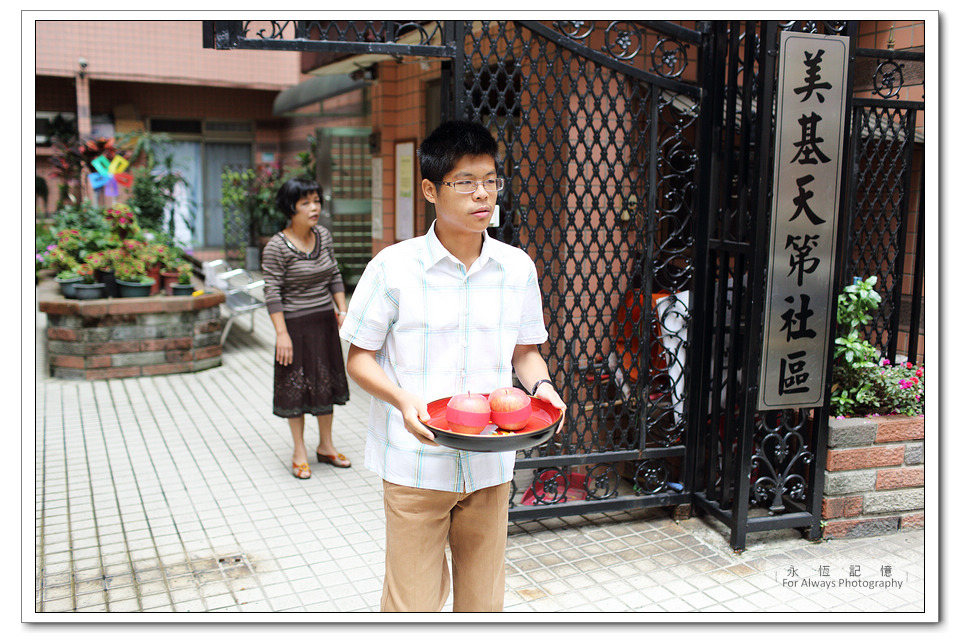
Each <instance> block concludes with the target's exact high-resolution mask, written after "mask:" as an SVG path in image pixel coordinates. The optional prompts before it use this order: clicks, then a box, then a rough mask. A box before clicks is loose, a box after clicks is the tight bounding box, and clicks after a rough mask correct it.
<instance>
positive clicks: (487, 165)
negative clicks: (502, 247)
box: [423, 155, 497, 234]
mask: <svg viewBox="0 0 960 643" xmlns="http://www.w3.org/2000/svg"><path fill="white" fill-rule="evenodd" d="M495 178H497V167H496V164H495V163H494V160H493V157H492V156H486V155H483V156H464V157H463V158H461V159H460V161H459V162H458V163H457V164H456V165H455V166H454V168H453V169H452V170H450V172H449V173H447V175H446V176H444V177H443V180H444V181H445V182H446V183H453V182H454V181H464V180H467V181H483V180H485V179H495ZM423 193H424V196H425V197H426V199H427V201H430V202H431V203H433V204H434V205H435V206H436V208H437V227H438V228H440V229H441V230H443V231H444V232H449V233H454V234H462V233H478V232H483V230H485V229H486V227H487V225H488V224H489V223H490V217H491V216H493V208H494V206H495V205H496V204H497V192H496V190H490V191H488V190H486V189H485V188H484V187H483V186H478V187H477V189H476V191H475V192H474V193H473V194H462V193H460V192H457V191H456V190H454V188H453V186H451V185H446V184H440V185H436V184H434V183H431V182H430V181H427V180H424V181H423Z"/></svg>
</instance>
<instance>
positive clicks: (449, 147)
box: [417, 121, 499, 183]
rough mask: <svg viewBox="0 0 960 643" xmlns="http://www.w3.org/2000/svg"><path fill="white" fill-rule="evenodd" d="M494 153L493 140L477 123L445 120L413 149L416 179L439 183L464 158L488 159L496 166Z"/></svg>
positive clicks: (496, 156) (495, 153)
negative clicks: (414, 151)
mask: <svg viewBox="0 0 960 643" xmlns="http://www.w3.org/2000/svg"><path fill="white" fill-rule="evenodd" d="M498 152H499V147H498V145H497V141H496V139H495V138H493V135H492V134H491V133H490V132H489V131H488V130H487V128H486V127H484V126H483V125H481V124H480V123H474V122H472V121H446V122H445V123H442V124H441V125H440V126H439V127H437V129H435V130H433V132H431V133H430V135H429V136H427V138H425V139H424V140H423V142H422V143H421V144H420V147H419V148H418V149H417V158H419V159H420V176H422V177H423V178H425V179H427V180H428V181H432V182H434V183H439V182H440V181H442V180H443V177H445V176H446V175H447V174H448V173H449V172H450V171H451V170H453V168H454V167H455V166H456V165H457V163H459V162H460V159H462V158H463V157H464V156H491V157H493V161H494V163H497V162H498V161H499V159H498Z"/></svg>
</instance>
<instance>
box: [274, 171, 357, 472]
mask: <svg viewBox="0 0 960 643" xmlns="http://www.w3.org/2000/svg"><path fill="white" fill-rule="evenodd" d="M322 201H323V189H322V188H321V187H320V185H319V184H318V183H316V182H315V181H313V180H311V179H310V178H308V177H300V178H293V179H290V180H289V181H287V182H286V183H284V184H283V185H282V186H281V187H280V190H279V191H278V192H277V207H278V208H279V209H280V211H281V212H283V213H284V214H286V215H287V217H288V222H287V226H286V227H285V228H284V229H283V230H281V231H280V232H278V233H277V234H275V235H274V236H273V237H271V239H270V241H268V242H267V245H266V247H264V249H263V277H264V281H265V282H266V284H265V293H266V304H267V312H268V313H269V314H270V319H271V321H272V322H273V326H274V329H276V331H277V350H276V362H275V363H274V376H273V414H274V415H277V416H279V417H283V418H287V420H288V422H289V423H290V432H291V434H292V435H293V476H294V477H295V478H299V479H301V480H306V479H307V478H309V477H310V476H311V473H310V465H309V464H308V462H307V450H306V445H305V443H304V437H303V432H304V414H306V413H309V414H311V415H314V416H316V418H317V424H318V426H319V429H320V444H319V446H318V447H317V450H316V456H317V462H318V463H321V464H330V465H333V466H335V467H341V468H345V467H349V466H350V460H348V459H347V458H346V456H344V455H343V454H342V453H340V452H339V451H337V448H336V447H335V446H334V443H333V405H334V404H345V403H346V402H347V400H348V399H349V398H350V392H349V389H348V388H347V375H346V372H345V370H344V363H343V352H342V349H341V347H340V338H339V328H340V326H341V324H343V318H344V316H345V315H346V314H347V301H346V296H345V295H344V287H343V279H342V278H341V277H340V270H339V268H338V267H337V260H336V257H335V255H334V249H333V237H332V236H331V235H330V231H329V230H327V229H326V228H325V227H323V226H321V225H320V224H319V223H318V221H319V217H320V208H321V203H322Z"/></svg>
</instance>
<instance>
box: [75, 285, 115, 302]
mask: <svg viewBox="0 0 960 643" xmlns="http://www.w3.org/2000/svg"><path fill="white" fill-rule="evenodd" d="M73 289H74V291H75V292H76V294H77V299H103V298H104V296H106V292H107V287H106V286H105V285H104V284H84V283H79V284H74V285H73Z"/></svg>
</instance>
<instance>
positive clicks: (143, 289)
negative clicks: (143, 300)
mask: <svg viewBox="0 0 960 643" xmlns="http://www.w3.org/2000/svg"><path fill="white" fill-rule="evenodd" d="M155 283H156V282H155V281H152V280H151V281H149V282H147V283H140V282H139V281H121V280H120V279H117V286H118V287H119V290H120V296H121V297H149V296H150V289H151V288H152V287H153V285H154V284H155Z"/></svg>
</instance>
